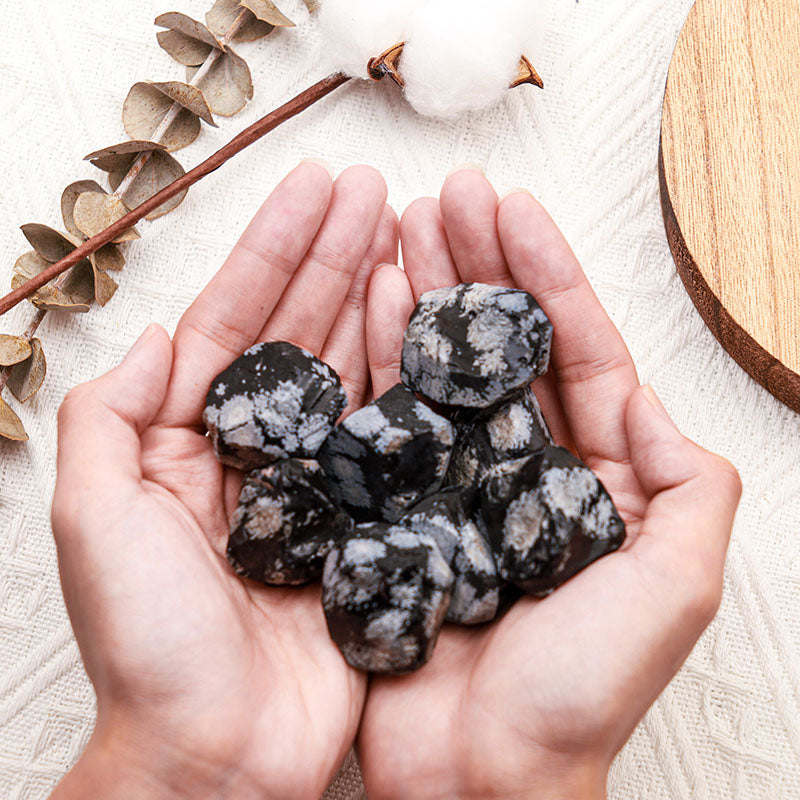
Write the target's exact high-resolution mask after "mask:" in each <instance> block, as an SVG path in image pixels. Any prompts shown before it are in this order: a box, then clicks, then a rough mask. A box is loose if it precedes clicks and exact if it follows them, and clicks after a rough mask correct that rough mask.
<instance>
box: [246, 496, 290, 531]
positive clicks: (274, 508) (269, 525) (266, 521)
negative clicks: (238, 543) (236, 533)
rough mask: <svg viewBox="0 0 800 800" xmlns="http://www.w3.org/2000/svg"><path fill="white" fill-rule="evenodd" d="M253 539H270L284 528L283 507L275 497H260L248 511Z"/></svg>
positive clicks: (248, 526) (249, 526)
mask: <svg viewBox="0 0 800 800" xmlns="http://www.w3.org/2000/svg"><path fill="white" fill-rule="evenodd" d="M247 517H248V524H247V531H248V534H249V535H250V538H251V539H269V538H270V537H271V536H274V535H275V534H276V533H278V532H279V531H280V530H281V528H282V527H283V505H282V504H281V502H280V501H279V500H278V499H276V498H275V497H258V498H256V500H255V501H254V502H253V503H252V504H251V505H250V506H249V508H248V510H247Z"/></svg>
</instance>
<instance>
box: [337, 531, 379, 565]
mask: <svg viewBox="0 0 800 800" xmlns="http://www.w3.org/2000/svg"><path fill="white" fill-rule="evenodd" d="M385 556H386V545H385V544H384V543H383V542H381V541H379V540H378V539H359V538H358V537H354V538H352V539H348V540H347V543H346V544H345V546H344V554H343V557H344V560H345V561H346V562H347V563H348V564H372V563H374V562H375V561H377V559H379V558H384V557H385Z"/></svg>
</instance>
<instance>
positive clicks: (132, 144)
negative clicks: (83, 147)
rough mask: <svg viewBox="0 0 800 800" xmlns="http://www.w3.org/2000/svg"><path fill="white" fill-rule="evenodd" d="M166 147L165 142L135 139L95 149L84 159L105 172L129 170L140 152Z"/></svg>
mask: <svg viewBox="0 0 800 800" xmlns="http://www.w3.org/2000/svg"><path fill="white" fill-rule="evenodd" d="M166 149H167V148H166V147H165V146H164V145H163V144H159V143H158V142H151V141H148V140H146V139H134V140H132V141H127V142H121V143H120V144H114V145H111V147H104V148H103V149H102V150H95V151H94V153H89V155H88V156H84V157H83V160H84V161H91V162H92V166H94V167H97V168H98V169H101V170H103V172H118V171H119V170H121V169H124V170H125V171H126V172H127V171H128V170H129V169H130V167H131V164H133V162H134V161H135V160H136V159H137V157H138V156H139V154H140V153H144V152H149V151H151V150H166Z"/></svg>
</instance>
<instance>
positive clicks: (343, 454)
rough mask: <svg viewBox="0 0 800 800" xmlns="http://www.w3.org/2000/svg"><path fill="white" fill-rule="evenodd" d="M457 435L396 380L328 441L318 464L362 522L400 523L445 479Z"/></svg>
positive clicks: (441, 418)
mask: <svg viewBox="0 0 800 800" xmlns="http://www.w3.org/2000/svg"><path fill="white" fill-rule="evenodd" d="M454 438H455V433H454V430H453V426H452V425H451V424H450V423H449V422H448V421H447V420H446V419H445V418H444V417H440V416H439V415H438V414H435V413H434V412H433V411H431V410H430V409H429V408H428V407H427V406H426V405H425V404H424V403H421V402H420V401H419V400H417V398H416V397H415V396H414V393H413V392H412V391H410V390H409V389H407V388H406V387H405V386H402V385H401V384H397V386H395V387H394V388H392V389H390V390H389V391H388V392H386V394H384V395H382V396H381V397H379V398H378V399H377V400H374V401H373V402H372V403H370V404H369V405H367V406H364V407H363V408H362V409H360V410H358V411H356V412H355V413H354V414H351V415H350V416H349V417H347V419H345V420H344V421H343V422H342V423H341V424H340V425H339V426H338V427H337V428H336V429H335V430H334V431H333V432H332V433H331V435H330V436H329V437H328V438H327V439H326V441H325V444H324V445H323V446H322V448H321V449H320V451H319V455H318V458H319V462H320V464H321V465H322V468H323V469H324V470H325V474H326V475H327V476H328V480H329V481H330V484H331V488H332V489H333V492H334V495H335V497H336V499H337V500H338V501H339V502H340V503H341V504H342V505H343V506H344V507H345V509H346V510H347V511H349V512H350V514H351V515H352V516H353V517H354V518H355V519H356V520H357V521H359V522H366V521H370V520H379V519H383V520H386V521H388V522H396V521H397V520H399V519H400V517H402V516H403V514H405V512H406V511H407V510H408V509H409V508H411V507H412V506H413V505H415V504H416V503H418V502H419V501H420V500H421V499H422V498H423V497H424V496H425V495H426V494H430V493H432V492H435V491H436V490H437V489H438V488H439V487H440V486H441V485H442V479H443V478H444V474H445V471H446V469H447V464H448V462H449V460H450V452H451V450H452V447H453V441H454Z"/></svg>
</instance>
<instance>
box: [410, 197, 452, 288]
mask: <svg viewBox="0 0 800 800" xmlns="http://www.w3.org/2000/svg"><path fill="white" fill-rule="evenodd" d="M400 238H401V240H402V243H403V266H404V267H405V270H406V275H407V276H408V279H409V281H410V282H411V289H412V290H413V292H414V300H419V298H420V295H423V294H425V292H429V291H431V289H440V288H442V287H443V286H456V285H457V284H459V283H460V282H461V280H460V278H459V277H458V270H457V269H456V265H455V262H454V261H453V256H452V255H451V254H450V245H449V243H448V241H447V234H446V233H445V230H444V220H443V219H442V212H441V210H440V208H439V201H438V200H436V198H434V197H423V198H420V199H419V200H415V201H414V202H413V203H412V204H411V205H410V206H409V207H408V208H407V209H406V211H405V213H404V214H403V218H402V219H401V220H400Z"/></svg>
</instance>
